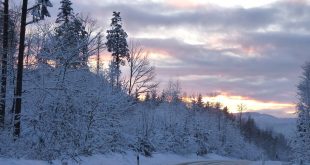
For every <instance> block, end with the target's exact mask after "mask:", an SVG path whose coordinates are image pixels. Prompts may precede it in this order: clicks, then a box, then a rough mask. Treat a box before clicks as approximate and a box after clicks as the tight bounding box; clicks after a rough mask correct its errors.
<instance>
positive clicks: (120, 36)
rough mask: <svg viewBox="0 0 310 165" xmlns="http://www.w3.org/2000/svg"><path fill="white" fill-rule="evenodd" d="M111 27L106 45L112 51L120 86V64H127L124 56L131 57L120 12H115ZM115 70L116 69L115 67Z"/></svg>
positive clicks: (117, 81) (117, 82) (117, 84)
mask: <svg viewBox="0 0 310 165" xmlns="http://www.w3.org/2000/svg"><path fill="white" fill-rule="evenodd" d="M110 26H111V29H110V30H107V33H108V34H107V36H106V38H107V42H106V46H107V48H108V51H109V52H111V53H112V57H113V61H112V62H113V63H115V64H114V65H113V66H114V67H115V70H116V72H115V79H116V80H115V81H116V86H117V87H118V88H119V87H120V80H119V78H120V73H121V71H120V65H124V64H125V60H124V58H127V59H128V58H129V49H128V44H127V40H126V38H127V36H128V35H127V33H126V32H125V31H124V29H123V27H122V18H121V16H120V12H115V11H114V12H113V18H112V22H111V25H110ZM113 70H114V69H113Z"/></svg>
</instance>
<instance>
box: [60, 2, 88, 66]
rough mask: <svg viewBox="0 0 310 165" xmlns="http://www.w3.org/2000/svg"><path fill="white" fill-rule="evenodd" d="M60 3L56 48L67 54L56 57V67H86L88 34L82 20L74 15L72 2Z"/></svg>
mask: <svg viewBox="0 0 310 165" xmlns="http://www.w3.org/2000/svg"><path fill="white" fill-rule="evenodd" d="M60 3H61V7H60V8H59V10H60V12H59V14H58V18H57V19H56V23H58V24H59V26H58V27H57V28H56V29H55V32H56V36H55V39H56V40H58V45H57V46H56V47H57V48H58V49H60V51H62V52H67V53H66V54H59V56H57V57H55V58H56V59H55V60H56V66H59V65H64V64H66V65H67V64H69V66H70V67H71V68H79V67H86V66H87V52H88V48H87V44H88V43H87V37H88V33H87V31H86V29H85V26H84V25H83V23H82V22H83V21H82V19H80V18H78V17H76V16H75V15H74V14H73V9H72V7H71V5H72V3H71V1H70V0H62V1H61V2H60ZM64 55H65V56H64Z"/></svg>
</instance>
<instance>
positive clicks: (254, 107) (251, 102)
mask: <svg viewBox="0 0 310 165" xmlns="http://www.w3.org/2000/svg"><path fill="white" fill-rule="evenodd" d="M184 100H185V101H190V100H191V99H189V98H186V99H184ZM203 102H205V103H206V102H212V103H215V102H220V103H221V104H223V105H224V106H227V107H228V109H229V111H230V112H231V113H238V110H237V106H238V105H240V104H243V105H245V106H246V112H259V111H262V110H275V111H280V112H281V113H283V114H284V115H283V114H282V116H283V117H287V116H290V117H292V116H293V113H294V110H295V104H291V103H280V102H273V101H268V102H266V101H261V100H255V99H252V98H248V97H244V96H236V95H230V94H228V93H221V94H219V95H216V96H203ZM282 110H283V111H282ZM279 115H281V114H279Z"/></svg>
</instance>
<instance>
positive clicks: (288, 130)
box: [242, 112, 296, 138]
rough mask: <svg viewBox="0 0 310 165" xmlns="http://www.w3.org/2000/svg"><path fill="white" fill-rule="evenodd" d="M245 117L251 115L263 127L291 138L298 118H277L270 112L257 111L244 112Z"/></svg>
mask: <svg viewBox="0 0 310 165" xmlns="http://www.w3.org/2000/svg"><path fill="white" fill-rule="evenodd" d="M242 116H243V118H245V119H247V118H248V117H249V116H251V118H253V119H254V120H255V123H256V124H257V126H258V127H259V128H261V129H264V130H265V129H271V130H273V131H274V132H276V133H281V134H283V135H284V136H285V137H287V138H290V137H292V136H293V135H294V131H295V122H296V118H277V117H274V116H271V115H268V114H261V113H257V112H246V113H243V115H242Z"/></svg>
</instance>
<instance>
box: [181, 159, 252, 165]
mask: <svg viewBox="0 0 310 165" xmlns="http://www.w3.org/2000/svg"><path fill="white" fill-rule="evenodd" d="M252 163H253V162H251V161H245V160H212V161H197V162H188V163H181V164H178V165H251V164H252Z"/></svg>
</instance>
